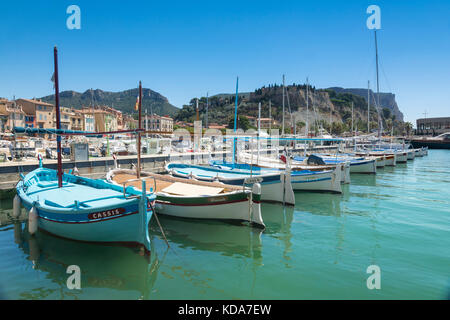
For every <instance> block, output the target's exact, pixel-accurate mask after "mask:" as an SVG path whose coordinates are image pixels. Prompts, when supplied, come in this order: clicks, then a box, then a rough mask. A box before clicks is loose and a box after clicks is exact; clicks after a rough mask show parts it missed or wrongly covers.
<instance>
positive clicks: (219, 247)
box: [150, 215, 263, 260]
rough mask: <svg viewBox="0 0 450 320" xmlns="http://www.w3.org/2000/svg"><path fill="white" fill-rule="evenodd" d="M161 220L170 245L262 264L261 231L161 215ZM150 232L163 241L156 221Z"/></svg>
mask: <svg viewBox="0 0 450 320" xmlns="http://www.w3.org/2000/svg"><path fill="white" fill-rule="evenodd" d="M158 217H159V220H160V222H161V225H162V227H163V229H164V233H165V234H166V237H167V240H168V241H169V243H176V244H178V245H179V246H180V247H181V248H191V249H194V250H203V251H215V252H219V253H221V254H223V255H226V256H236V255H238V256H244V257H250V258H254V259H256V260H262V255H261V246H262V243H261V234H262V232H263V230H262V229H260V228H251V227H248V226H246V225H242V224H239V223H236V224H233V223H224V222H221V221H208V220H190V219H180V218H174V217H167V216H163V215H159V216H158ZM150 231H151V233H152V234H154V235H155V236H158V237H160V230H159V227H158V224H157V223H156V219H152V221H151V222H150Z"/></svg>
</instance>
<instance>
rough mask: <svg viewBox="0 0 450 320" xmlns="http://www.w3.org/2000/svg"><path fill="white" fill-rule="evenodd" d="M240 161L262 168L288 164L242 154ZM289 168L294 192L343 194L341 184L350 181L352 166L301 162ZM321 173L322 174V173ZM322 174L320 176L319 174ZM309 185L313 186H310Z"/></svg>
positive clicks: (347, 164) (292, 163)
mask: <svg viewBox="0 0 450 320" xmlns="http://www.w3.org/2000/svg"><path fill="white" fill-rule="evenodd" d="M239 160H240V161H241V162H243V163H246V164H252V161H253V165H254V166H257V167H261V168H271V169H279V170H282V169H285V168H286V164H285V163H283V162H282V161H281V160H277V159H272V158H269V157H261V156H260V157H259V159H258V160H259V161H258V160H257V157H255V156H253V157H252V156H251V155H249V154H246V153H243V152H241V153H240V154H239ZM288 167H290V168H291V183H292V187H293V189H294V191H300V190H308V191H330V192H337V193H342V187H341V185H340V184H341V183H345V182H346V181H349V180H350V164H349V163H344V164H342V163H339V164H335V165H326V166H315V165H307V164H304V163H301V162H296V161H292V162H291V164H290V165H288ZM308 172H309V173H311V172H314V174H315V175H311V176H310V177H307V176H305V174H307V173H308ZM320 172H321V173H320ZM318 173H320V174H318ZM308 183H310V184H311V185H309V186H308Z"/></svg>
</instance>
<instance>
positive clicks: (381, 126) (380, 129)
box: [374, 29, 383, 137]
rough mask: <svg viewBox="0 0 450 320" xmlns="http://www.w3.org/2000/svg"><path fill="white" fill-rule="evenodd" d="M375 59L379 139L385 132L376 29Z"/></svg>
mask: <svg viewBox="0 0 450 320" xmlns="http://www.w3.org/2000/svg"><path fill="white" fill-rule="evenodd" d="M374 31H375V57H376V65H377V109H378V137H381V133H382V131H383V121H382V119H381V114H380V80H379V72H378V41H377V30H376V29H375V30H374Z"/></svg>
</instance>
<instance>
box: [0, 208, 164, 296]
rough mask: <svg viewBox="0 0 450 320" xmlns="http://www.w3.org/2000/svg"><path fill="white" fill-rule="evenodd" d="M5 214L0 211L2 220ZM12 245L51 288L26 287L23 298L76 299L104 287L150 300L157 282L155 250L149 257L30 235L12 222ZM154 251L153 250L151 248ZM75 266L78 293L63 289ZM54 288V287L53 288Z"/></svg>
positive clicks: (23, 226)
mask: <svg viewBox="0 0 450 320" xmlns="http://www.w3.org/2000/svg"><path fill="white" fill-rule="evenodd" d="M6 215H7V213H5V212H4V211H0V216H3V217H2V218H3V219H4V220H6V219H5V216H6ZM9 221H10V222H12V225H13V229H14V243H15V244H16V245H17V246H18V248H19V249H21V250H22V251H23V252H24V253H25V254H26V259H27V260H30V261H31V262H32V268H33V269H35V270H38V271H41V272H44V273H45V277H46V278H47V279H49V280H51V283H52V284H53V285H49V286H48V287H46V288H45V289H44V288H28V289H24V291H22V292H21V293H20V298H24V299H45V298H51V299H67V298H69V299H77V298H80V297H81V294H83V293H84V292H86V289H92V288H94V289H95V288H107V289H112V290H117V291H119V295H120V292H125V291H127V293H126V297H127V298H130V297H131V298H135V299H149V298H150V293H151V290H152V287H153V286H154V283H155V281H156V277H157V274H158V269H159V266H160V265H161V261H160V260H159V258H158V254H157V252H156V251H155V250H152V254H151V256H150V257H144V256H142V255H140V254H139V251H138V250H137V249H132V248H125V247H119V246H104V245H98V244H86V243H81V242H76V241H71V240H66V239H61V238H57V237H54V236H52V235H49V234H47V233H45V232H41V231H40V232H38V233H37V234H36V235H34V236H30V234H29V233H28V231H27V224H26V223H23V222H21V221H11V219H9ZM152 249H153V248H152ZM70 265H78V266H79V267H80V269H81V288H82V289H81V290H79V291H78V290H69V289H68V288H67V286H66V281H67V277H68V276H69V275H68V274H67V273H66V270H67V267H68V266H70ZM54 285H56V287H55V286H54ZM130 292H134V295H133V294H131V295H130ZM96 299H113V296H111V295H110V294H107V295H105V296H96Z"/></svg>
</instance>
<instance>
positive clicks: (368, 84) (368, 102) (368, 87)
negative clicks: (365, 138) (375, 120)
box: [367, 81, 370, 134]
mask: <svg viewBox="0 0 450 320" xmlns="http://www.w3.org/2000/svg"><path fill="white" fill-rule="evenodd" d="M367 133H368V134H369V133H370V81H367Z"/></svg>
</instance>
